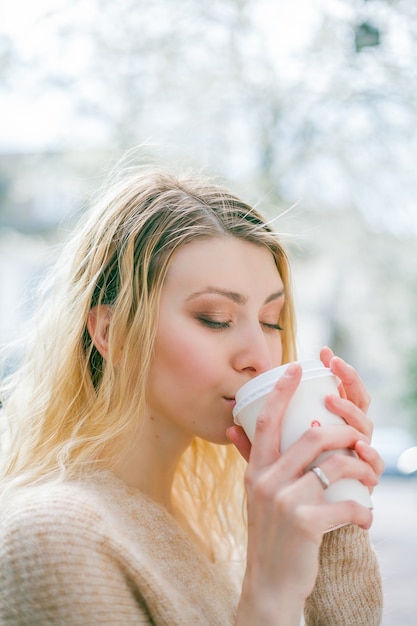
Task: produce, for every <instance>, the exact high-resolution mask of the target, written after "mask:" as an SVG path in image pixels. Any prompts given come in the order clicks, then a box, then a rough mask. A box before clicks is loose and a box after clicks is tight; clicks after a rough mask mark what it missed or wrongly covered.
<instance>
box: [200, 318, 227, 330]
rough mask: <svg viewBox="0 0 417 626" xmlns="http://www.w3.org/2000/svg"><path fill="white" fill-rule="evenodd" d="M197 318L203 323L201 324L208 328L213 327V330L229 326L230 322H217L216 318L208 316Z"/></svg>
mask: <svg viewBox="0 0 417 626" xmlns="http://www.w3.org/2000/svg"><path fill="white" fill-rule="evenodd" d="M198 320H199V322H200V323H201V324H203V326H207V327H208V328H214V329H215V330H221V329H222V328H230V325H231V322H217V321H216V320H212V319H210V318H208V317H199V318H198Z"/></svg>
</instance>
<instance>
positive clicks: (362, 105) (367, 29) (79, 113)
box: [0, 0, 417, 626]
mask: <svg viewBox="0 0 417 626" xmlns="http://www.w3.org/2000/svg"><path fill="white" fill-rule="evenodd" d="M416 87H417V3H416V2H415V0H210V2H201V0H175V1H174V0H152V2H150V1H149V0H118V2H112V1H111V0H88V1H86V0H37V1H36V2H31V1H30V0H14V1H13V3H3V4H2V6H1V7H0V347H1V346H7V345H10V343H11V342H12V341H13V339H15V338H17V337H18V336H19V330H20V329H21V327H22V324H24V323H25V322H26V320H27V319H28V316H29V315H30V312H31V310H32V309H33V306H34V293H35V290H36V286H37V285H38V283H39V280H40V278H41V277H42V274H43V273H44V271H45V269H46V268H47V267H48V266H49V265H50V263H51V262H53V260H54V258H55V256H56V253H57V250H58V249H59V244H60V242H61V241H62V240H63V239H65V237H66V235H67V234H68V232H69V231H70V230H71V228H72V226H73V224H74V222H75V220H76V219H77V218H78V217H79V215H80V213H81V212H82V211H83V210H84V209H85V207H86V206H87V204H88V199H89V196H90V194H91V193H92V192H94V191H95V190H96V189H97V188H98V187H99V186H100V184H101V183H102V181H103V178H105V176H106V174H107V172H108V170H109V169H110V168H111V167H113V166H114V164H115V163H116V162H117V161H118V159H120V158H121V157H122V155H124V154H125V153H126V151H130V152H131V155H132V156H131V158H132V159H133V158H135V159H137V158H138V155H139V158H140V159H141V160H142V162H143V161H146V160H147V159H152V160H154V161H157V162H158V163H160V162H162V163H167V164H168V165H169V164H171V163H174V164H175V165H176V166H177V165H178V164H180V165H184V167H188V166H191V167H193V168H196V169H204V170H205V171H206V172H209V173H212V174H214V175H216V176H219V177H221V178H222V179H223V180H224V181H225V182H226V183H227V185H228V186H229V187H231V188H232V189H233V190H234V191H236V192H237V193H238V194H240V195H242V196H243V197H244V198H245V199H247V200H248V201H250V202H252V203H253V204H256V205H257V206H258V207H259V208H260V209H261V210H262V211H263V212H265V213H267V214H268V215H270V217H271V219H272V218H273V219H274V220H275V218H276V221H275V222H274V223H275V227H276V229H278V230H279V231H281V232H282V234H283V237H284V238H285V241H286V242H287V247H288V249H289V251H290V254H291V257H292V261H293V268H294V288H295V293H296V303H297V309H298V325H299V340H298V343H299V354H300V357H303V358H316V357H317V355H318V351H319V349H320V347H321V346H322V345H324V344H328V345H330V346H331V347H332V348H333V349H334V350H335V352H337V353H338V354H339V355H340V356H342V357H344V358H345V359H347V360H348V361H349V362H350V363H352V364H353V365H354V366H355V367H356V368H357V369H358V370H359V372H360V373H361V375H362V377H363V379H364V380H365V382H366V384H367V386H368V388H369V390H370V392H371V395H372V398H373V400H372V405H371V410H370V415H371V417H372V419H373V421H374V422H375V427H376V433H375V445H376V447H378V449H380V451H381V453H382V454H383V456H384V458H385V461H386V466H387V469H386V473H385V475H384V477H383V480H382V481H381V485H380V487H379V488H378V490H377V492H376V493H375V495H374V505H375V522H374V526H373V529H372V533H373V537H374V542H375V545H376V547H377V550H378V552H379V553H380V557H381V566H382V569H383V576H384V584H385V595H386V608H385V614H384V621H383V624H384V625H385V626H399V625H401V626H411V624H413V625H414V624H415V615H416V613H417V594H416V593H415V591H416V589H417V477H416V473H417V447H416V446H417V443H416V437H417V332H416V322H417V170H416V165H415V164H416V162H417V89H416ZM137 146H141V148H140V150H139V151H138V150H136V148H137ZM12 367H13V361H10V362H9V363H8V365H7V368H8V369H9V370H10V369H11V368H12Z"/></svg>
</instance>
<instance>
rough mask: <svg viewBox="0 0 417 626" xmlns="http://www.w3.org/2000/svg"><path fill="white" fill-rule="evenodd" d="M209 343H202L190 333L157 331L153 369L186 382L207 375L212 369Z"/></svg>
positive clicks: (159, 373)
mask: <svg viewBox="0 0 417 626" xmlns="http://www.w3.org/2000/svg"><path fill="white" fill-rule="evenodd" d="M209 348H210V345H209V344H208V345H204V343H202V342H201V341H199V338H198V337H195V336H193V334H192V333H190V332H189V330H187V332H181V330H179V329H176V331H175V332H171V333H164V332H158V334H157V337H156V341H155V353H154V354H155V358H154V362H153V366H154V370H155V372H156V373H157V374H158V375H161V376H162V375H163V376H170V377H171V378H172V379H176V380H177V381H178V380H179V379H182V382H183V383H185V384H187V382H191V380H195V379H196V378H198V377H200V376H207V375H208V373H209V371H210V369H212V364H211V359H210V355H209Z"/></svg>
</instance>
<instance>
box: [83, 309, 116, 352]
mask: <svg viewBox="0 0 417 626" xmlns="http://www.w3.org/2000/svg"><path fill="white" fill-rule="evenodd" d="M111 312H112V308H111V306H109V305H108V304H100V305H99V306H95V307H93V308H92V309H91V310H90V312H89V314H88V318H87V330H88V332H89V333H90V337H91V341H92V342H93V344H94V345H95V347H96V348H97V350H98V351H99V353H100V354H101V356H102V357H103V359H105V360H107V355H108V351H109V326H110V320H111Z"/></svg>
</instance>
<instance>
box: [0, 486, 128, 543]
mask: <svg viewBox="0 0 417 626" xmlns="http://www.w3.org/2000/svg"><path fill="white" fill-rule="evenodd" d="M111 501H112V502H113V503H114V502H115V498H114V488H113V487H112V486H111V485H110V486H108V487H107V485H105V484H102V486H101V489H100V488H98V486H97V485H96V484H95V482H94V481H63V482H45V483H42V484H36V485H30V486H27V487H21V488H18V489H16V490H15V491H13V492H11V493H10V494H8V496H7V497H5V498H4V499H3V501H2V507H1V512H0V550H1V549H4V548H5V547H6V546H5V544H6V545H9V544H10V545H11V546H13V545H18V546H19V545H20V546H22V542H23V543H25V542H29V543H30V544H31V545H32V548H33V547H34V546H42V545H43V547H45V543H52V542H53V543H55V544H56V545H57V546H59V545H62V546H65V545H68V544H69V543H72V544H73V543H74V541H76V540H78V541H81V540H82V538H85V540H87V541H93V543H94V544H97V541H98V540H99V539H100V536H101V535H102V534H103V533H104V531H105V529H106V528H107V529H109V527H111V518H112V515H113V510H114V507H113V510H112V508H111V506H109V502H111ZM115 506H116V505H115Z"/></svg>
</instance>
